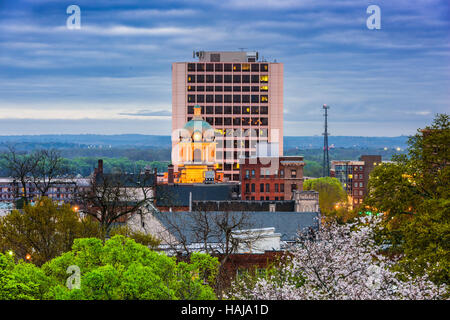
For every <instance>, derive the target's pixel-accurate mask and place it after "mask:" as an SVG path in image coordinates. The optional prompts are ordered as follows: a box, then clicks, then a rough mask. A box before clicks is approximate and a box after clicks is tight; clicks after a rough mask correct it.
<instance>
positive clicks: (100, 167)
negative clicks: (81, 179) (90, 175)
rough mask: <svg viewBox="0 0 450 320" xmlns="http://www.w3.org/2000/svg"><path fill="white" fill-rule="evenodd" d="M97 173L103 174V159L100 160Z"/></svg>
mask: <svg viewBox="0 0 450 320" xmlns="http://www.w3.org/2000/svg"><path fill="white" fill-rule="evenodd" d="M97 173H103V159H98V165H97Z"/></svg>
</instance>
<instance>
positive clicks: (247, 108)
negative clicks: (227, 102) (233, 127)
mask: <svg viewBox="0 0 450 320" xmlns="http://www.w3.org/2000/svg"><path fill="white" fill-rule="evenodd" d="M242 114H250V107H242Z"/></svg>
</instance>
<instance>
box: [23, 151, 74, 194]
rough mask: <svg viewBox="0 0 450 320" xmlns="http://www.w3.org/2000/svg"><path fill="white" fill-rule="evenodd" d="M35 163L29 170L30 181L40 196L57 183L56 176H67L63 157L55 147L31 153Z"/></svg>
mask: <svg viewBox="0 0 450 320" xmlns="http://www.w3.org/2000/svg"><path fill="white" fill-rule="evenodd" d="M33 156H34V158H35V159H36V164H35V166H34V167H33V168H32V170H31V176H32V182H33V185H34V186H35V188H36V189H37V190H38V191H39V194H40V196H41V197H44V196H47V195H48V191H49V190H50V188H51V187H52V186H53V185H54V184H57V183H59V181H58V178H62V177H66V178H67V174H68V171H67V168H66V167H65V166H64V164H63V160H64V159H63V158H62V157H61V154H60V152H59V151H57V150H55V149H50V150H38V151H36V152H35V153H34V154H33Z"/></svg>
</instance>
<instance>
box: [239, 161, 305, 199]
mask: <svg viewBox="0 0 450 320" xmlns="http://www.w3.org/2000/svg"><path fill="white" fill-rule="evenodd" d="M304 165H305V163H304V162H303V157H302V156H291V157H265V158H245V159H241V162H240V176H241V198H242V200H291V199H292V193H293V191H294V190H300V191H301V190H303V167H304Z"/></svg>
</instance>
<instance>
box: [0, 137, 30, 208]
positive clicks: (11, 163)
mask: <svg viewBox="0 0 450 320" xmlns="http://www.w3.org/2000/svg"><path fill="white" fill-rule="evenodd" d="M7 148H8V152H6V153H4V154H3V155H2V158H3V160H4V161H5V166H6V169H7V171H8V174H9V175H10V176H11V177H12V178H13V179H15V180H17V181H18V182H19V183H20V186H18V190H22V191H21V192H20V191H18V195H19V194H20V195H21V197H22V198H23V199H24V201H25V203H28V201H29V197H30V196H29V195H28V192H27V185H29V184H30V183H31V182H32V180H33V179H32V173H33V171H34V170H35V168H36V166H37V162H38V159H37V157H36V156H35V155H34V154H28V153H26V152H19V151H17V150H16V149H15V148H14V147H13V146H11V145H8V146H7Z"/></svg>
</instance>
